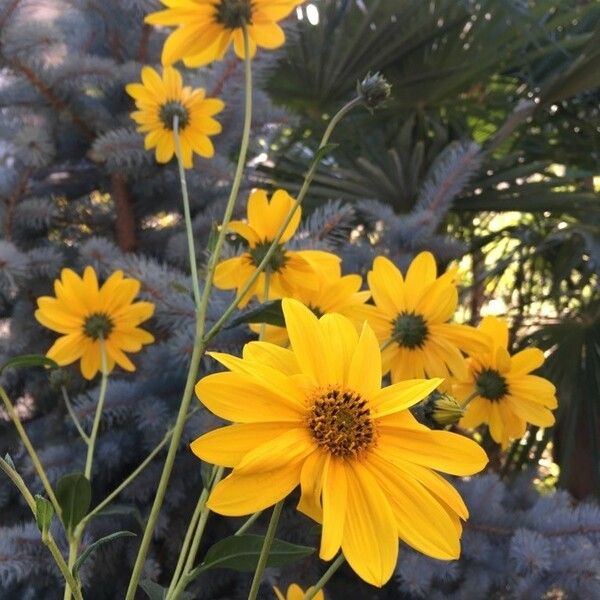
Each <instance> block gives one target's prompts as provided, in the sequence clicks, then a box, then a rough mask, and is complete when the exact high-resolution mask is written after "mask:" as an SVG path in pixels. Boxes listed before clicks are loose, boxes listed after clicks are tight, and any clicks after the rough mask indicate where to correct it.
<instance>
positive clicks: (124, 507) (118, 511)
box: [93, 503, 146, 530]
mask: <svg viewBox="0 0 600 600" xmlns="http://www.w3.org/2000/svg"><path fill="white" fill-rule="evenodd" d="M113 515H127V516H131V517H133V518H134V519H135V522H136V523H137V524H138V525H139V526H140V529H141V530H143V529H144V527H145V525H146V523H145V521H144V518H143V517H142V513H141V512H140V510H139V508H137V506H134V505H132V504H119V503H114V504H109V505H108V506H107V507H106V508H103V509H102V510H101V511H100V512H98V513H96V514H95V515H94V517H93V518H96V517H108V516H113Z"/></svg>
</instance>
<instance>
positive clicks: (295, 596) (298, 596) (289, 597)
mask: <svg viewBox="0 0 600 600" xmlns="http://www.w3.org/2000/svg"><path fill="white" fill-rule="evenodd" d="M273 589H274V590H275V595H276V596H277V600H304V592H303V591H302V588H301V587H300V586H299V585H297V584H296V583H292V585H290V587H289V588H288V589H287V594H286V595H285V596H284V595H283V594H282V593H281V591H280V589H279V588H278V587H274V588H273ZM314 600H325V594H324V593H323V590H319V591H318V592H317V593H316V594H315V595H314Z"/></svg>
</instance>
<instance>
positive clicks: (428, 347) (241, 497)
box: [35, 0, 556, 600]
mask: <svg viewBox="0 0 600 600" xmlns="http://www.w3.org/2000/svg"><path fill="white" fill-rule="evenodd" d="M163 3H164V4H165V5H166V7H167V8H166V9H165V10H162V11H160V12H157V13H154V14H152V15H150V16H149V17H148V18H147V19H146V21H147V22H148V23H151V24H154V25H166V26H175V27H176V29H175V30H174V31H173V32H172V33H171V34H170V35H169V37H168V38H167V40H166V43H165V46H164V49H163V54H162V60H163V64H164V67H163V72H162V76H161V75H160V74H159V73H158V72H157V71H155V70H154V69H153V68H151V67H144V68H143V69H142V73H141V78H142V83H141V84H140V83H132V84H130V85H128V86H127V91H128V93H129V94H130V95H131V96H132V97H133V98H134V99H135V103H136V106H137V109H138V110H137V111H136V112H134V113H132V117H133V119H134V120H135V121H136V122H137V123H138V125H139V131H141V132H143V133H145V134H146V139H145V145H146V148H147V149H150V148H156V160H157V161H158V162H161V163H164V162H167V161H169V160H171V158H172V157H173V155H174V154H176V155H177V157H178V159H179V160H180V163H181V164H182V165H183V167H185V168H191V167H192V164H193V154H194V153H196V154H198V155H200V156H203V157H210V156H212V155H213V153H214V149H213V145H212V142H211V140H210V136H213V135H215V134H218V133H219V132H220V130H221V126H220V124H219V123H218V122H217V121H216V120H215V119H214V116H215V115H216V114H218V113H219V112H220V111H222V110H223V107H224V103H223V102H222V101H221V100H219V99H216V98H208V97H207V96H206V93H205V91H204V90H202V89H195V90H193V89H191V88H190V87H186V86H184V84H183V80H182V77H181V74H180V73H179V72H178V71H177V70H175V69H174V68H173V67H172V66H171V65H172V63H174V62H176V61H178V60H180V59H182V60H183V61H184V63H185V65H186V66H199V65H205V64H207V63H209V62H211V61H213V60H218V59H221V58H222V57H223V56H224V55H225V53H226V52H227V50H228V48H229V47H230V45H231V43H233V46H234V50H235V52H236V54H237V55H238V56H239V57H245V56H246V52H248V53H249V54H250V55H254V53H255V52H256V48H257V47H264V48H275V47H277V46H280V45H281V44H282V43H283V42H284V33H283V30H282V29H281V27H280V26H279V25H278V21H280V20H281V19H283V18H285V17H286V16H288V15H289V14H290V13H291V11H292V10H293V9H294V8H295V7H296V6H298V5H300V4H302V0H252V1H251V2H250V1H248V0H163ZM301 216H302V213H301V208H300V206H299V203H298V202H296V200H295V199H294V198H292V197H291V196H290V195H289V194H288V193H287V192H286V191H285V190H276V191H275V192H274V193H273V194H272V196H271V198H270V199H269V196H268V195H267V192H266V191H265V190H262V189H257V190H254V191H253V192H252V193H251V194H250V196H249V199H248V202H247V220H245V221H241V220H238V221H232V222H230V223H229V225H228V231H229V232H230V233H232V234H236V235H237V236H238V238H239V240H240V242H242V244H243V245H244V250H245V251H244V252H242V253H241V254H240V255H239V256H236V257H233V258H229V259H227V260H224V261H222V262H220V263H219V264H218V265H217V266H216V270H215V272H214V284H215V285H216V286H217V287H219V288H221V289H225V290H235V291H236V292H237V293H238V294H240V298H239V302H238V306H240V307H243V306H245V305H246V304H247V303H248V302H250V301H251V300H252V299H254V298H256V299H258V301H260V302H265V301H268V300H273V299H281V305H282V310H283V315H284V318H285V327H276V326H272V325H268V326H265V325H262V326H261V327H260V332H261V335H260V339H259V340H258V341H253V342H250V343H248V344H247V345H246V346H245V347H244V349H243V355H242V357H241V358H239V357H236V356H232V355H229V354H223V353H219V352H211V353H210V356H212V357H213V358H214V359H215V360H216V361H218V362H219V363H221V364H222V365H223V366H224V367H225V368H226V369H227V370H226V371H224V372H218V373H213V374H211V375H208V376H206V377H204V378H203V379H201V380H200V381H198V382H197V385H196V388H195V389H196V394H197V396H198V398H199V399H200V401H201V402H202V403H203V404H204V406H205V407H206V408H208V409H209V410H210V411H211V412H213V413H214V414H216V415H218V416H219V417H221V418H223V419H225V420H227V421H230V422H231V423H232V424H231V425H228V426H225V427H222V428H220V429H217V430H214V431H212V432H209V433H207V434H205V435H203V436H202V437H200V438H198V439H197V440H195V441H194V442H193V443H192V445H191V448H192V450H193V452H194V453H195V454H196V455H197V456H198V457H199V458H200V459H202V460H203V461H206V462H208V463H211V464H213V465H219V466H221V467H224V468H229V469H231V472H230V474H229V475H228V476H227V477H225V479H223V480H221V481H220V482H218V483H217V484H216V485H215V486H214V488H213V489H212V491H211V493H210V497H209V498H208V501H207V506H208V508H210V509H211V510H213V511H214V512H216V513H219V514H222V515H226V516H241V515H247V514H252V513H256V512H258V511H261V510H263V509H265V508H267V507H269V506H273V505H275V504H277V503H279V502H280V501H282V500H283V499H284V498H286V497H287V496H288V495H289V494H290V493H291V492H292V491H293V490H294V489H296V488H297V487H298V486H300V500H299V503H298V507H297V508H298V510H299V511H301V512H302V513H304V514H305V515H307V516H308V517H309V518H311V519H313V520H315V521H316V522H318V523H320V524H321V526H322V528H321V531H322V535H321V545H320V557H321V558H322V559H323V560H326V561H329V560H331V559H333V558H334V557H335V556H336V555H337V554H338V552H339V551H340V550H341V551H342V553H343V555H344V557H345V559H346V560H347V561H348V563H349V565H350V566H351V567H352V569H353V570H354V571H355V572H356V573H357V574H358V575H359V576H360V577H361V578H362V579H364V580H365V581H367V582H369V583H370V584H373V585H376V586H381V585H383V584H384V583H386V582H387V581H388V580H389V579H390V577H391V576H392V573H393V571H394V568H395V566H396V562H397V558H398V546H399V544H398V542H399V539H400V540H402V541H404V542H405V543H407V544H408V545H410V546H412V547H413V548H415V549H416V550H418V551H420V552H423V553H425V554H427V555H429V556H432V557H434V558H438V559H445V560H450V559H455V558H457V557H458V556H459V554H460V537H461V533H462V521H463V520H465V519H467V517H468V511H467V507H466V506H465V504H464V502H463V500H462V499H461V497H460V495H459V494H458V492H457V491H456V490H455V488H454V487H453V486H452V485H451V484H450V483H449V482H448V481H447V480H446V479H444V478H443V477H442V476H441V475H439V473H438V472H441V473H447V474H451V475H458V476H465V475H472V474H474V473H477V472H479V471H481V470H482V469H483V468H484V467H485V465H486V463H487V456H486V454H485V452H484V451H483V450H482V448H481V447H480V446H479V445H478V444H477V443H476V442H475V441H473V440H472V439H470V438H469V437H467V436H464V435H460V434H458V433H454V432H450V431H444V430H431V429H429V428H428V427H426V426H425V425H423V424H421V423H420V422H418V421H417V420H416V418H415V417H414V416H413V414H412V413H411V410H410V409H411V407H414V406H415V405H417V404H418V403H420V402H422V401H424V400H426V399H427V398H428V397H430V395H431V394H432V393H434V392H435V390H437V389H438V388H441V389H442V390H443V391H444V392H447V393H450V394H452V395H453V396H454V397H455V398H457V400H458V402H459V403H460V405H461V406H462V408H463V409H464V415H463V416H462V419H461V421H460V426H461V427H465V428H474V427H477V426H479V425H480V424H481V423H487V424H488V425H489V431H490V434H491V437H492V438H493V439H494V440H495V441H496V442H498V443H499V444H501V445H502V446H503V447H506V446H507V444H508V443H509V441H510V440H511V439H514V438H519V437H521V436H523V434H524V432H525V428H526V425H527V423H533V424H535V425H538V426H541V427H546V426H550V425H552V424H553V422H554V417H553V415H552V412H551V410H552V409H553V408H555V407H556V399H555V390H554V387H553V386H552V384H551V383H549V382H548V381H546V380H545V379H543V378H541V377H537V376H535V375H532V374H531V372H532V371H533V370H535V369H537V368H538V367H540V365H541V364H542V362H543V360H544V357H543V354H542V352H541V351H539V350H537V349H535V348H529V349H526V350H523V351H521V352H518V353H517V354H515V355H514V356H510V354H509V352H508V350H507V348H508V327H507V324H506V322H505V321H503V320H501V319H497V318H494V317H486V318H484V319H483V320H482V322H481V324H480V326H479V327H478V328H473V327H470V326H468V325H462V324H457V323H453V322H451V320H452V318H453V317H454V315H455V312H456V310H457V306H458V287H457V286H458V273H457V270H456V269H454V268H452V269H449V270H447V271H446V272H445V273H442V274H441V275H438V272H437V265H436V262H435V259H434V257H433V255H432V254H431V253H429V252H422V253H420V254H419V255H418V256H416V257H415V259H414V260H413V261H412V263H411V264H410V266H409V267H408V270H407V271H406V273H405V274H404V275H403V274H402V273H401V271H400V270H399V269H398V268H397V267H396V266H395V265H394V263H393V262H392V261H390V260H389V259H388V258H386V257H384V256H379V257H377V258H376V259H375V260H374V262H373V266H372V270H371V271H370V272H369V273H368V275H367V283H368V289H363V278H362V277H361V276H360V275H357V274H350V275H342V271H341V265H340V262H341V261H340V258H339V257H338V256H336V255H335V254H332V253H329V252H324V251H320V250H301V251H298V250H292V249H290V248H289V247H287V246H286V245H289V244H288V242H289V241H290V240H291V239H292V238H293V236H294V235H295V233H296V231H297V229H298V227H299V224H300V220H301ZM275 241H277V243H276V245H275V246H274V247H272V246H273V243H274V242H275ZM267 256H268V257H269V259H268V262H267V264H266V267H264V268H262V267H261V263H262V262H264V260H265V258H266V257H267ZM249 281H253V283H252V285H248V282H249ZM139 290H140V282H138V281H136V280H135V279H131V278H126V277H124V275H123V273H122V272H121V271H117V272H115V273H113V274H112V275H111V276H110V277H108V279H107V280H106V281H105V283H104V284H103V285H102V286H100V287H99V284H98V279H97V276H96V273H95V271H94V269H93V268H92V267H89V266H88V267H86V269H85V271H84V274H83V277H79V276H78V275H77V274H76V273H74V272H73V271H71V270H70V269H64V270H63V272H62V274H61V279H60V280H58V281H56V283H55V295H56V296H55V297H43V298H39V299H38V310H37V311H36V313H35V315H36V318H37V319H38V321H39V322H40V323H42V324H43V325H44V326H46V327H48V328H50V329H52V330H54V331H56V332H58V333H60V334H61V335H62V337H60V338H59V339H58V340H57V341H56V342H55V343H54V345H53V346H52V347H51V348H50V350H49V351H48V356H49V357H51V358H53V359H54V360H55V361H56V362H57V363H58V364H60V365H68V364H70V363H73V362H76V361H78V360H80V361H81V363H80V366H81V372H82V374H83V376H84V377H85V378H87V379H91V378H93V377H94V376H95V375H96V373H97V372H98V371H99V370H103V371H105V372H110V371H112V369H113V368H114V366H115V365H119V366H120V367H122V368H124V369H125V370H128V371H133V370H134V368H135V367H134V365H133V363H132V362H131V360H130V359H129V358H128V356H127V355H126V353H133V352H138V351H140V350H141V348H142V346H143V345H145V344H149V343H151V342H152V341H153V337H152V335H151V334H150V333H148V332H147V331H145V330H143V329H141V328H140V327H139V325H140V324H141V323H142V322H144V321H146V320H147V319H149V318H150V317H151V316H152V314H153V309H154V307H153V305H152V304H150V303H148V302H134V299H135V297H136V296H137V294H138V292H139ZM255 330H256V329H255ZM103 362H104V363H105V364H104V365H103ZM388 374H389V381H390V385H385V382H386V381H387V376H388ZM275 593H276V595H277V598H279V600H281V599H282V598H283V597H284V596H283V594H282V593H281V592H280V591H279V590H278V589H275ZM287 597H288V599H289V600H298V599H300V598H302V597H304V594H303V592H302V590H301V589H300V588H299V587H298V586H296V585H292V586H291V587H290V588H289V590H288V593H287ZM315 597H316V598H320V599H322V598H323V595H322V591H321V590H318V595H317V596H315Z"/></svg>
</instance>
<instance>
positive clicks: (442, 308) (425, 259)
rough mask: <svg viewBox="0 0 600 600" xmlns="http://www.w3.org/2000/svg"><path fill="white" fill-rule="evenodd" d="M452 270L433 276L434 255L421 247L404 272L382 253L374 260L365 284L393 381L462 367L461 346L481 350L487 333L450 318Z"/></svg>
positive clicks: (456, 371) (455, 297)
mask: <svg viewBox="0 0 600 600" xmlns="http://www.w3.org/2000/svg"><path fill="white" fill-rule="evenodd" d="M455 279H456V271H455V270H454V269H452V270H449V271H447V272H446V273H444V274H443V275H441V276H440V277H437V267H436V264H435V259H434V258H433V255H432V254H431V253H430V252H421V253H420V254H418V255H417V256H416V257H415V259H414V260H413V261H412V263H411V264H410V266H409V267H408V271H407V273H406V278H404V277H403V276H402V273H401V272H400V271H399V269H398V268H397V267H396V266H395V265H394V264H393V263H392V262H391V261H390V260H389V259H387V258H385V257H384V256H378V257H377V258H376V259H375V260H374V262H373V270H372V271H370V272H369V274H368V281H369V289H370V290H371V293H372V295H373V300H374V302H375V305H376V307H377V310H376V311H375V312H374V313H373V315H372V317H371V318H370V319H369V323H370V324H371V326H372V327H373V329H374V331H375V333H376V334H377V337H378V339H379V340H380V341H381V343H382V344H384V345H385V348H384V350H383V369H384V372H387V371H390V370H391V374H392V381H394V382H398V381H402V380H404V379H412V378H421V377H448V376H449V375H451V374H453V375H462V374H464V373H465V368H466V367H465V362H464V357H463V355H462V354H461V350H463V351H478V350H484V349H485V347H486V343H487V340H486V336H485V335H484V334H483V333H482V332H479V331H477V330H476V329H475V328H473V327H469V326H468V325H459V324H457V323H448V321H449V320H450V319H451V318H452V316H453V315H454V313H455V311H456V307H457V304H458V292H457V289H456V281H455Z"/></svg>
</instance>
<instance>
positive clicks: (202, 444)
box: [192, 298, 487, 586]
mask: <svg viewBox="0 0 600 600" xmlns="http://www.w3.org/2000/svg"><path fill="white" fill-rule="evenodd" d="M282 305H283V311H284V315H285V320H286V326H287V329H288V334H289V337H290V345H291V349H289V350H288V349H284V348H281V347H279V346H276V345H274V344H270V343H268V342H251V343H250V344H247V345H246V347H245V348H244V355H243V358H242V359H239V358H235V357H233V356H230V355H228V354H219V353H213V354H212V356H213V357H214V358H215V359H216V360H218V361H220V362H221V363H222V364H224V365H225V366H226V367H227V368H228V369H230V371H229V372H225V373H216V374H213V375H209V376H207V377H205V378H203V379H202V380H200V381H199V382H198V384H197V386H196V393H197V395H198V397H199V398H200V399H201V401H202V402H203V403H204V405H205V406H206V407H207V408H208V409H209V410H211V411H212V412H214V413H215V414H217V415H219V416H220V417H222V418H224V419H227V420H229V421H233V422H234V423H235V424H234V425H230V426H228V427H224V428H221V429H217V430H215V431H213V432H210V433H208V434H206V435H204V436H202V437H200V438H199V439H197V440H196V441H195V442H193V444H192V450H193V452H194V453H195V454H196V455H197V456H199V457H200V458H201V459H202V460H205V461H207V462H209V463H213V464H218V465H223V466H226V467H232V468H233V471H232V473H231V474H230V475H229V476H228V477H227V478H225V479H224V480H222V481H221V482H220V483H219V484H218V485H217V486H216V487H215V488H214V490H213V492H212V493H211V495H210V497H209V500H208V506H209V507H210V509H211V510H213V511H215V512H217V513H220V514H223V515H230V516H241V515H246V514H250V513H254V512H257V511H259V510H263V509H265V508H267V507H268V506H271V505H273V504H275V503H276V502H279V501H280V500H282V499H283V498H285V497H286V496H287V495H288V494H289V493H290V492H291V491H292V490H293V489H294V488H295V487H296V486H298V485H299V484H300V486H301V499H300V504H299V506H298V508H299V509H300V510H301V511H302V512H304V513H305V514H307V515H308V516H309V517H311V518H313V519H314V520H316V521H318V522H320V523H322V537H321V548H320V556H321V558H322V559H323V560H331V559H332V558H333V557H334V556H335V555H336V554H337V552H338V550H339V549H340V548H341V549H342V551H343V553H344V556H345V558H346V559H347V561H348V563H349V564H350V566H351V567H352V568H353V569H354V570H355V571H356V573H357V574H358V575H359V576H360V577H362V578H363V579H364V580H365V581H367V582H369V583H371V584H372V585H376V586H382V585H383V584H384V583H385V582H386V581H388V580H389V578H390V577H391V575H392V573H393V571H394V568H395V566H396V560H397V557H398V538H400V539H402V540H404V541H405V542H406V543H408V544H409V545H411V546H412V547H414V548H416V549H417V550H419V551H420V552H423V553H425V554H428V555H429V556H433V557H435V558H439V559H455V558H457V557H458V556H459V554H460V536H461V522H460V520H461V519H465V518H467V516H468V515H467V509H466V507H465V505H464V503H463V501H462V499H461V498H460V496H459V494H458V493H457V492H456V490H455V489H454V488H453V487H452V486H451V485H450V483H448V482H447V481H446V480H445V479H443V478H442V477H441V476H440V475H438V474H437V473H436V471H442V472H446V473H452V474H455V475H468V474H472V473H476V472H477V471H479V470H481V469H482V468H483V467H484V465H485V464H486V462H487V457H486V455H485V453H484V452H483V450H482V449H481V448H480V447H479V446H478V445H477V444H476V443H475V442H473V441H472V440H470V439H468V438H466V437H463V436H461V435H457V434H455V433H450V432H447V431H431V430H430V429H428V428H427V427H425V426H423V425H420V424H419V423H418V422H417V421H416V420H415V419H414V417H413V416H412V415H411V413H410V411H409V408H410V407H411V406H413V405H414V404H416V403H417V402H419V401H420V400H422V399H423V398H424V397H426V396H427V394H429V393H430V392H431V391H433V390H434V389H435V388H436V387H437V386H438V385H439V384H440V380H439V379H433V380H429V381H427V380H410V381H403V382H402V383H398V384H395V385H391V386H388V387H384V388H382V387H381V378H382V371H381V355H380V351H379V344H378V342H377V339H376V337H375V334H374V333H373V331H372V329H371V328H370V327H369V326H368V324H365V325H364V326H363V329H362V332H361V333H360V335H359V334H358V333H357V331H356V327H355V325H354V323H352V322H351V321H350V320H349V319H347V318H345V317H342V316H341V315H336V314H328V315H324V316H323V317H321V318H320V319H318V318H317V317H316V316H315V315H314V314H313V313H312V312H311V311H310V310H309V309H308V308H306V307H305V306H303V305H302V304H301V303H300V302H298V301H297V300H293V299H289V298H286V299H284V300H283V301H282Z"/></svg>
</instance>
